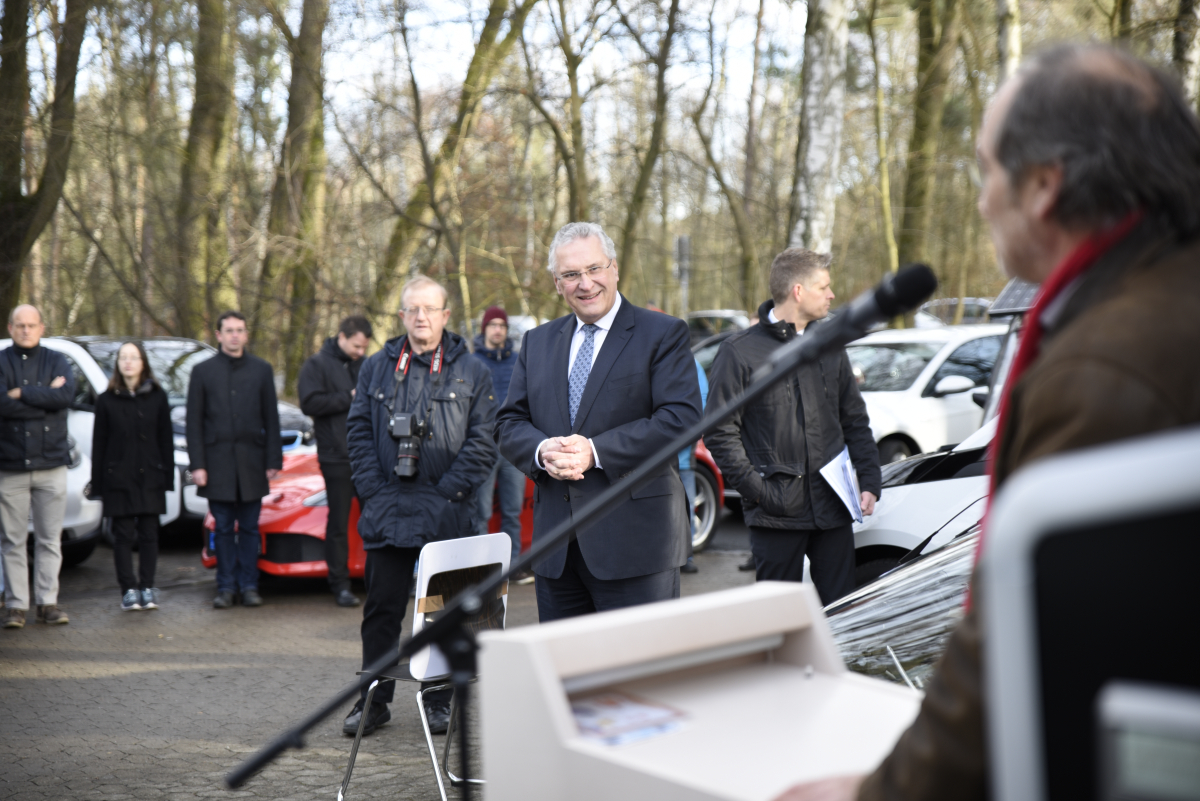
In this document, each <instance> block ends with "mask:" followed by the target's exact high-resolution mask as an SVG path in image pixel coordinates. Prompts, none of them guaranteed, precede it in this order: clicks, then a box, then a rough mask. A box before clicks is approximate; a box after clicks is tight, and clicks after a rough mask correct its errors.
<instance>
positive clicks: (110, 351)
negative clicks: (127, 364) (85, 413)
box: [80, 339, 216, 406]
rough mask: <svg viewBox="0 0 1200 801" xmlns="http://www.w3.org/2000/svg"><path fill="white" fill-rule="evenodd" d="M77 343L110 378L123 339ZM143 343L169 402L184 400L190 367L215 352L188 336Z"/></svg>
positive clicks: (155, 375)
mask: <svg viewBox="0 0 1200 801" xmlns="http://www.w3.org/2000/svg"><path fill="white" fill-rule="evenodd" d="M80 344H82V345H83V347H84V348H85V349H86V350H87V352H88V353H90V354H91V356H92V358H93V359H95V360H96V364H98V365H99V366H100V369H101V370H103V371H104V374H105V375H106V376H109V377H110V378H111V377H112V374H113V370H114V369H116V363H117V351H118V350H120V348H121V344H122V343H121V342H119V341H116V340H103V341H93V342H86V343H80ZM142 345H143V346H144V347H145V348H146V356H147V357H149V359H150V369H151V370H153V371H154V377H155V378H156V379H158V383H160V384H162V388H163V389H165V390H166V391H167V398H168V399H169V400H170V402H171V405H172V406H184V405H186V404H187V390H188V379H190V378H191V376H192V368H193V367H195V366H196V365H197V364H199V363H200V362H202V361H204V360H205V359H208V358H210V357H211V356H212V355H213V354H214V353H216V351H215V350H213V349H212V348H210V347H208V346H207V345H205V344H204V343H202V342H195V341H192V340H187V339H157V340H155V339H145V340H142Z"/></svg>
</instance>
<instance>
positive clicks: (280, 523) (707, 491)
mask: <svg viewBox="0 0 1200 801" xmlns="http://www.w3.org/2000/svg"><path fill="white" fill-rule="evenodd" d="M695 454H696V503H695V506H694V508H693V512H692V513H693V515H694V518H695V522H696V535H695V536H694V537H693V538H692V543H693V547H694V548H695V550H697V551H701V550H704V548H705V547H707V546H708V544H709V542H711V541H712V535H713V532H714V531H715V530H716V524H717V519H718V511H719V510H720V508H721V506H722V498H723V496H724V486H725V485H724V482H723V481H722V479H721V471H720V470H718V469H717V466H716V464H715V463H714V462H713V460H712V456H711V455H710V454H709V452H708V448H706V447H704V442H703V441H701V442H698V443H696V449H695ZM493 504H494V510H493V513H492V519H491V521H489V526H488V530H489V531H499V530H500V510H499V497H498V496H496V497H494V498H493ZM328 513H329V507H328V506H327V503H326V499H325V479H324V478H323V477H322V476H321V469H320V467H319V466H318V465H317V455H316V454H315V453H303V454H297V453H287V454H284V457H283V470H281V471H280V473H279V475H278V476H277V477H276V478H275V480H274V481H272V482H271V493H270V494H269V495H267V496H266V497H265V498H263V503H262V513H261V514H260V515H259V518H258V528H259V531H260V532H261V534H262V539H263V545H262V549H261V554H262V555H261V556H259V558H258V567H259V569H260V570H262V571H263V572H264V573H270V574H271V575H273V576H301V577H304V578H323V577H325V575H326V574H327V568H326V566H325V543H324V540H325V521H326V519H327V516H328ZM358 514H359V512H358V501H357V500H355V501H354V502H353V503H352V504H351V506H350V536H349V540H350V555H349V560H348V561H349V568H350V576H351V577H352V578H361V577H362V575H363V568H364V566H365V565H366V554H365V553H364V552H363V547H362V540H361V539H359V536H358ZM213 526H214V522H213V516H212V514H211V513H210V514H208V515H206V516H205V518H204V531H205V537H204V547H203V549H202V550H201V553H200V558H201V560H202V561H203V562H204V566H205V567H209V568H213V567H216V566H217V557H216V552H215V548H214V547H213V540H212V532H213ZM532 535H533V482H532V481H526V482H525V503H524V505H523V507H522V509H521V550H527V549H528V548H529V545H530V538H531V537H532Z"/></svg>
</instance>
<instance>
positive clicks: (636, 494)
mask: <svg viewBox="0 0 1200 801" xmlns="http://www.w3.org/2000/svg"><path fill="white" fill-rule="evenodd" d="M674 478H675V477H674V476H671V475H666V476H659V477H658V478H656V479H654V480H653V481H651V482H650V483H649V484H647V485H646V486H644V487H642V488H641V489H639V490H634V491H633V492H631V493H629V497H630V498H634V499H637V498H657V497H659V496H661V495H670V494H671V491H672V490H673V489H674V487H673V486H672V484H673V480H674Z"/></svg>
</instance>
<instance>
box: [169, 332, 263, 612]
mask: <svg viewBox="0 0 1200 801" xmlns="http://www.w3.org/2000/svg"><path fill="white" fill-rule="evenodd" d="M248 339H249V335H248V334H247V331H246V318H245V317H244V316H242V314H241V313H239V312H235V311H227V312H225V313H224V314H222V315H221V316H220V317H219V318H217V342H218V343H220V345H221V349H220V350H219V351H218V352H217V355H216V356H214V357H213V358H211V359H209V360H208V361H206V362H202V363H200V364H198V365H196V369H194V370H192V377H191V382H190V383H189V385H188V403H187V443H188V460H189V462H190V463H191V465H190V466H191V471H192V480H193V481H195V482H196V486H197V487H198V488H199V489H198V490H197V494H198V495H200V496H201V497H202V498H207V499H208V509H209V511H210V512H212V514H213V518H214V520H215V521H216V531H215V537H214V539H215V540H216V546H217V596H216V598H214V599H213V608H214V609H228V608H229V607H230V606H233V600H234V594H235V593H236V592H238V591H239V590H240V591H241V594H242V605H243V606H262V596H261V595H259V594H258V552H259V545H260V537H259V533H258V513H259V511H260V510H261V509H262V497H263V496H264V495H266V494H267V493H268V492H269V491H270V483H269V482H270V480H271V479H273V478H275V476H276V475H278V473H279V471H280V469H281V468H282V467H283V446H282V443H281V441H280V434H279V406H278V401H277V400H276V398H275V375H274V371H273V370H272V369H271V365H269V364H267V363H266V362H265V361H263V360H262V359H260V358H258V357H257V356H252V355H250V354H249V353H247V352H246V341H247V340H248ZM235 523H236V524H237V531H236V532H235V531H234V524H235Z"/></svg>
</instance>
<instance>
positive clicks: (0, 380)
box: [0, 305, 75, 629]
mask: <svg viewBox="0 0 1200 801" xmlns="http://www.w3.org/2000/svg"><path fill="white" fill-rule="evenodd" d="M45 330H46V325H45V323H43V322H42V313H41V312H40V311H38V310H37V309H36V308H35V307H33V306H28V305H24V306H18V307H16V308H15V309H13V310H12V312H11V313H10V314H9V316H8V333H9V335H10V336H11V337H12V343H13V344H12V347H10V348H5V349H4V350H3V351H0V538H2V540H0V542H2V544H3V548H2V549H0V550H2V551H3V560H4V574H5V576H6V583H5V591H4V592H5V599H6V608H5V610H4V628H6V629H19V628H21V627H23V626H24V625H25V616H26V613H27V612H28V611H29V572H28V571H29V563H28V557H27V555H26V547H27V546H26V543H27V541H28V539H29V519H30V512H31V511H32V513H33V536H34V553H33V560H34V568H35V575H34V595H35V599H34V600H35V601H36V602H37V604H36V605H37V619H38V622H39V623H50V624H59V625H61V624H64V623H67V622H68V620H67V614H66V613H65V612H63V610H62V609H59V607H58V569H59V567H60V566H61V565H62V541H61V536H62V523H63V515H64V514H65V513H66V509H67V465H69V464H70V463H71V448H70V445H69V443H68V442H67V410H68V408H69V407H70V405H71V401H72V400H73V399H74V398H75V377H74V375H72V373H71V366H70V365H69V364H68V363H67V359H66V357H65V356H63V355H62V354H61V353H59V352H58V351H54V350H50V349H49V348H45V347H42V345H41V340H42V334H43V333H45Z"/></svg>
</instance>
